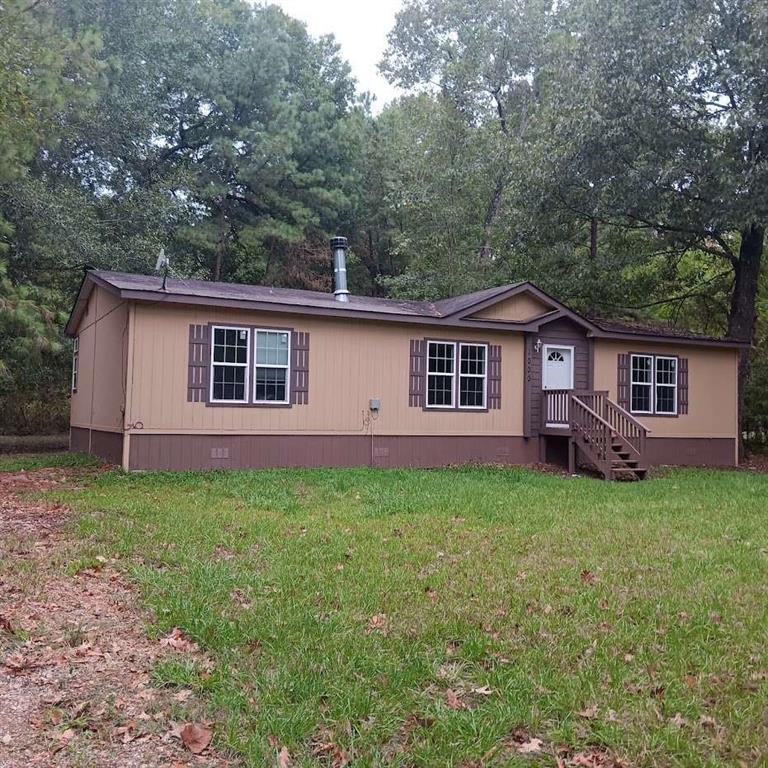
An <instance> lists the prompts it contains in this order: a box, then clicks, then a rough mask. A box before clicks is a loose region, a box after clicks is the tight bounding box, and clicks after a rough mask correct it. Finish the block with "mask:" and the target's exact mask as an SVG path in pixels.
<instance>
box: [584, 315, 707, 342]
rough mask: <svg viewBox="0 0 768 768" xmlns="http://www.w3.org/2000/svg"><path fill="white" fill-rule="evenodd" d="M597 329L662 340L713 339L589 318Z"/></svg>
mask: <svg viewBox="0 0 768 768" xmlns="http://www.w3.org/2000/svg"><path fill="white" fill-rule="evenodd" d="M589 319H590V320H591V321H592V322H593V323H594V324H595V325H596V326H597V327H598V328H602V330H604V331H608V332H609V333H633V334H636V335H638V336H659V337H664V338H669V337H674V338H677V339H701V340H703V341H714V340H716V339H714V337H712V336H707V335H706V334H704V333H694V332H693V331H687V330H685V329H684V328H672V327H670V326H666V325H653V324H651V323H641V322H639V321H635V320H606V319H604V318H602V317H590V318H589Z"/></svg>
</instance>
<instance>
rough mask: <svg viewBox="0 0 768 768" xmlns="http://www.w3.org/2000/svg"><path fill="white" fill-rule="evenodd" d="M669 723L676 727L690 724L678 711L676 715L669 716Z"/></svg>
mask: <svg viewBox="0 0 768 768" xmlns="http://www.w3.org/2000/svg"><path fill="white" fill-rule="evenodd" d="M669 724H670V725H673V726H674V727H675V728H682V727H683V726H684V725H687V724H688V721H687V720H686V719H685V718H684V717H683V716H682V715H681V714H680V713H679V712H678V713H677V714H676V715H675V716H674V717H670V718H669Z"/></svg>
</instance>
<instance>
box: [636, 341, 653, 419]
mask: <svg viewBox="0 0 768 768" xmlns="http://www.w3.org/2000/svg"><path fill="white" fill-rule="evenodd" d="M630 405H631V410H632V413H653V356H652V355H632V397H631V400H630Z"/></svg>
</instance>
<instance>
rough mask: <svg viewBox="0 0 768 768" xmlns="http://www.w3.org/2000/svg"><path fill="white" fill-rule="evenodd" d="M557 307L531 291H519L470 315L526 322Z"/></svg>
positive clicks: (486, 318)
mask: <svg viewBox="0 0 768 768" xmlns="http://www.w3.org/2000/svg"><path fill="white" fill-rule="evenodd" d="M554 309H557V307H554V306H553V305H552V304H551V303H550V302H545V301H542V300H541V299H539V298H538V297H536V296H534V295H533V294H531V293H530V292H529V291H525V292H523V293H518V294H516V295H514V296H510V297H509V298H507V299H503V300H502V301H499V302H496V303H495V304H491V305H490V306H489V307H486V308H485V309H481V310H479V311H478V312H473V313H472V314H471V315H470V317H474V318H477V319H479V320H502V321H506V322H509V323H524V322H527V321H529V320H533V319H535V318H537V317H541V315H544V314H546V313H548V312H552V310H554Z"/></svg>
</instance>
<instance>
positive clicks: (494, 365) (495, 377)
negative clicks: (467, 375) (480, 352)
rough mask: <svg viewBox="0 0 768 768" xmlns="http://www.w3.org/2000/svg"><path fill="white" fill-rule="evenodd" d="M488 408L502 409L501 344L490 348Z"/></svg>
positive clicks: (492, 345)
mask: <svg viewBox="0 0 768 768" xmlns="http://www.w3.org/2000/svg"><path fill="white" fill-rule="evenodd" d="M488 408H490V409H491V410H497V409H499V408H501V344H491V345H490V346H489V347H488Z"/></svg>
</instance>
